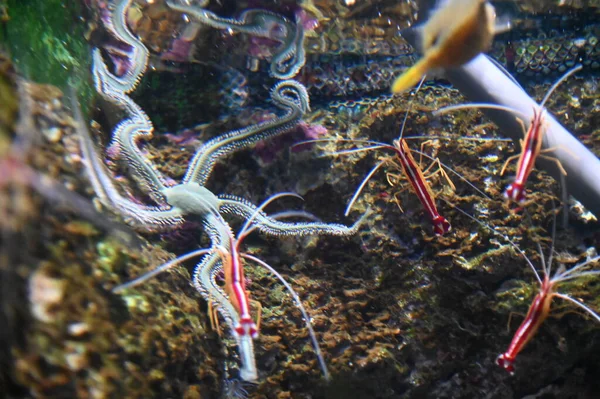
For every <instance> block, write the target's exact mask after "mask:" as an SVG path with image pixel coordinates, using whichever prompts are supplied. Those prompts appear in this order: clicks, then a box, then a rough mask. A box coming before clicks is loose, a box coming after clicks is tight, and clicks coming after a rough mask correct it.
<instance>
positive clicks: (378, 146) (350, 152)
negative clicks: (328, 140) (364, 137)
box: [324, 144, 391, 157]
mask: <svg viewBox="0 0 600 399" xmlns="http://www.w3.org/2000/svg"><path fill="white" fill-rule="evenodd" d="M380 148H391V146H390V145H387V144H381V145H374V146H371V147H361V148H352V149H349V150H340V151H333V152H330V153H329V154H327V155H324V156H327V157H328V156H331V155H348V154H355V153H357V152H365V151H371V150H378V149H380Z"/></svg>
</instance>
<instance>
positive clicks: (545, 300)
mask: <svg viewBox="0 0 600 399" xmlns="http://www.w3.org/2000/svg"><path fill="white" fill-rule="evenodd" d="M552 288H553V283H552V281H551V280H550V279H549V278H548V276H546V277H545V278H544V280H543V282H542V286H541V289H540V292H539V293H538V294H537V295H536V296H535V298H534V299H533V302H532V303H531V306H530V307H529V310H528V311H527V316H525V319H524V320H523V322H522V323H521V325H520V326H519V328H518V329H517V332H516V333H515V335H514V336H513V339H512V341H511V343H510V345H509V346H508V349H507V351H506V352H504V353H502V354H501V355H499V356H498V358H497V359H496V363H497V364H498V365H499V366H500V367H502V368H503V369H505V370H506V371H508V372H509V373H510V374H511V375H512V374H514V372H515V368H514V362H515V360H516V357H517V355H518V354H519V352H521V350H522V349H523V348H524V347H525V345H527V343H528V342H529V340H531V338H533V336H534V335H535V333H536V332H537V330H538V329H539V328H540V325H541V324H542V323H543V322H544V320H546V318H547V317H548V314H549V313H550V304H551V303H552V297H553V291H552Z"/></svg>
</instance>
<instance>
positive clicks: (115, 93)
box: [92, 49, 166, 204]
mask: <svg viewBox="0 0 600 399" xmlns="http://www.w3.org/2000/svg"><path fill="white" fill-rule="evenodd" d="M92 72H93V76H94V82H95V85H96V90H97V91H98V92H99V93H100V94H101V95H102V96H103V97H104V98H105V99H106V100H107V101H109V102H111V103H114V104H116V105H118V106H120V107H122V108H123V109H125V111H126V113H127V114H128V115H129V118H128V119H125V120H123V121H122V122H120V123H119V124H118V125H117V127H116V128H115V129H114V133H113V140H112V144H111V146H112V147H113V148H114V149H116V150H117V153H118V155H119V157H123V158H124V159H125V160H126V162H127V166H128V168H129V170H130V173H131V175H132V177H133V178H134V179H135V180H136V182H137V183H138V185H139V187H140V188H141V189H142V190H143V191H144V192H146V193H147V194H148V195H149V196H150V197H151V198H152V199H153V200H154V201H156V202H157V203H159V204H160V203H164V197H163V196H162V194H161V193H160V192H161V190H163V189H164V188H165V185H166V183H165V178H164V177H162V176H161V174H160V173H159V172H158V171H157V170H156V168H155V166H154V165H153V164H152V163H150V161H149V160H148V159H147V158H146V157H145V156H144V154H143V153H142V151H141V150H140V148H139V147H138V144H137V142H138V140H139V139H140V138H141V137H144V138H146V139H149V138H151V137H152V131H153V130H154V127H153V126H152V122H151V121H150V119H149V118H148V116H147V115H146V113H145V112H144V111H143V110H142V109H141V108H140V107H139V106H138V105H137V104H136V103H135V102H134V101H133V100H132V99H131V98H129V96H127V95H126V94H125V93H124V92H123V91H120V90H119V89H115V87H114V86H113V83H112V80H114V79H111V77H112V78H114V76H113V75H112V74H111V73H110V72H109V71H108V69H107V67H106V64H105V62H104V60H103V59H102V54H101V53H100V50H99V49H94V51H93V66H92Z"/></svg>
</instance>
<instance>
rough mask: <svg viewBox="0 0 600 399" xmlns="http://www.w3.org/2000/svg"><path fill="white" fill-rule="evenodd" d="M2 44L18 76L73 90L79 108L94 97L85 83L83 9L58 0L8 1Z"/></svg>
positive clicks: (88, 61)
mask: <svg viewBox="0 0 600 399" xmlns="http://www.w3.org/2000/svg"><path fill="white" fill-rule="evenodd" d="M6 7H7V12H8V21H7V22H6V23H5V25H4V30H3V31H2V33H0V37H1V38H2V39H1V41H2V42H3V44H4V46H5V47H6V49H7V50H8V52H9V53H10V54H11V57H12V59H13V61H14V63H15V65H16V67H17V69H18V70H19V71H20V73H21V74H23V75H24V76H26V77H27V78H28V79H30V80H32V81H35V82H40V83H47V84H52V85H55V86H58V87H61V88H63V89H64V88H66V87H67V86H71V87H73V89H75V92H76V93H77V94H78V95H79V98H80V99H81V103H82V104H87V103H88V102H89V101H88V100H89V99H91V98H92V96H93V90H92V88H91V87H90V85H89V83H88V76H89V71H90V65H91V57H90V48H89V46H88V44H87V42H86V39H85V29H86V26H85V23H84V22H83V18H82V11H83V5H82V4H81V3H78V2H67V3H65V2H64V1H61V0H30V1H21V0H8V1H7V2H6Z"/></svg>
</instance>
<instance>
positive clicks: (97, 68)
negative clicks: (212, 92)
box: [75, 0, 364, 381]
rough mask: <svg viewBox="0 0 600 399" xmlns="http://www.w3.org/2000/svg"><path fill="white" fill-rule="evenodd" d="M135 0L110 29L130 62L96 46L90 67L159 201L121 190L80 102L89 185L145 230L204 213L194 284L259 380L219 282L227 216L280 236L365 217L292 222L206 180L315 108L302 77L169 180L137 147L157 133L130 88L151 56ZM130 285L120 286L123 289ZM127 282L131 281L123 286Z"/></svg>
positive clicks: (128, 156)
mask: <svg viewBox="0 0 600 399" xmlns="http://www.w3.org/2000/svg"><path fill="white" fill-rule="evenodd" d="M129 3H130V0H123V1H121V2H120V3H119V4H117V6H116V8H115V11H114V13H113V21H112V26H111V28H112V30H113V34H114V35H115V36H116V37H117V39H118V40H120V41H122V42H123V43H125V44H127V45H128V46H130V47H131V49H132V50H131V57H132V58H131V60H130V62H131V66H130V69H129V70H128V71H127V72H126V73H125V74H124V75H123V76H115V75H113V74H112V73H111V72H109V70H108V68H107V66H106V64H105V62H104V60H103V57H102V54H101V51H100V49H97V48H96V49H94V50H93V67H92V72H93V76H94V80H95V84H96V89H97V90H98V92H99V93H100V94H101V95H102V96H103V97H104V98H105V99H107V100H108V101H109V102H111V103H114V104H116V105H118V106H119V107H121V108H123V109H124V110H125V112H126V114H127V117H126V118H125V119H124V120H123V121H122V122H120V123H119V124H118V125H117V126H116V127H115V128H114V132H113V142H112V144H111V145H112V146H113V148H115V149H116V150H117V151H116V153H117V156H118V157H119V158H121V159H122V160H123V161H124V162H125V163H126V165H127V166H128V170H129V174H130V175H131V177H133V178H134V179H135V180H136V182H137V183H138V185H139V187H140V189H141V190H142V191H143V192H144V193H145V194H147V195H148V196H149V197H150V198H151V199H152V200H153V201H154V202H155V203H156V205H140V204H139V203H137V202H135V201H133V200H131V199H129V198H126V197H124V196H122V195H121V194H120V193H119V190H118V189H117V187H116V186H115V184H114V182H113V178H112V176H111V174H110V172H109V170H108V169H107V168H106V166H105V165H104V163H103V162H102V161H101V159H100V156H99V155H98V154H97V152H96V149H95V148H94V144H93V141H92V138H91V136H90V133H89V131H88V130H87V129H85V127H84V126H85V124H84V122H83V117H82V116H81V113H80V112H79V110H78V109H77V107H75V112H76V116H77V119H78V121H79V125H80V126H79V130H78V132H79V136H80V141H81V147H82V154H83V158H84V164H85V166H86V170H87V172H88V174H89V178H90V181H91V184H92V186H93V188H94V190H95V192H96V195H97V196H98V197H99V199H100V200H101V202H102V203H103V204H104V205H105V206H107V207H108V208H110V209H112V210H113V211H115V212H116V213H118V214H120V215H121V216H122V217H123V218H124V219H125V221H126V222H127V223H128V224H130V225H132V226H134V227H136V228H137V229H140V230H146V231H152V232H158V231H165V230H169V229H173V228H176V227H177V226H178V225H180V224H181V223H183V221H184V220H185V219H186V218H187V217H190V216H194V217H197V218H200V219H201V220H202V225H203V227H204V231H206V233H207V235H208V236H209V239H210V241H211V249H214V250H211V251H210V252H208V253H207V254H206V255H205V256H204V258H203V259H202V260H201V261H200V263H198V265H197V266H196V268H195V270H194V275H193V285H194V287H195V288H196V290H198V292H199V293H200V294H201V295H202V296H203V297H204V298H205V299H206V300H207V301H208V302H209V303H211V304H214V305H215V307H216V309H217V311H218V312H219V313H220V314H221V316H222V317H223V319H224V320H225V322H226V324H227V325H228V327H229V329H230V331H231V333H232V334H233V336H234V337H235V339H236V342H237V345H238V349H239V351H240V358H241V363H242V364H241V368H240V377H241V378H242V379H244V380H248V381H254V380H256V379H257V378H258V375H257V369H256V364H255V358H254V348H253V341H252V337H251V336H250V334H244V333H240V331H243V330H239V326H240V315H239V313H238V312H237V310H236V308H235V306H234V305H233V304H232V300H231V299H230V298H228V297H227V295H226V294H225V292H224V291H223V290H222V288H221V287H220V286H219V285H218V284H217V282H216V276H217V275H218V274H219V273H220V272H221V270H222V259H221V256H220V255H219V251H221V252H223V251H227V252H230V251H231V250H232V248H231V243H230V238H231V237H232V232H231V228H230V227H229V225H228V223H227V222H226V221H225V219H224V218H223V215H235V216H240V217H242V218H245V219H252V222H253V229H254V228H256V229H257V230H259V231H261V232H263V233H266V234H270V235H276V236H288V235H297V236H303V235H309V234H329V235H338V236H348V235H351V234H354V233H355V232H356V231H357V230H358V227H359V226H360V224H361V222H362V220H363V218H364V217H363V218H361V219H360V220H359V221H358V222H356V223H355V224H354V225H353V226H351V227H347V226H344V225H341V224H335V223H320V222H306V223H289V222H282V221H280V220H277V219H276V218H273V217H269V216H267V215H266V214H265V213H264V212H263V211H262V210H261V209H259V208H258V207H257V206H255V205H254V204H252V203H251V202H250V201H247V200H246V199H244V198H240V197H236V196H231V195H220V196H217V195H215V194H214V193H212V192H211V191H210V190H209V189H207V188H206V187H205V183H206V181H207V180H208V178H209V177H210V174H211V172H212V170H213V168H214V165H215V163H216V161H217V160H218V159H219V158H223V157H225V156H227V155H229V154H231V153H232V152H234V151H237V150H239V149H242V148H246V147H249V146H251V145H253V144H255V143H257V142H258V141H260V140H264V139H266V138H270V137H274V136H276V135H279V134H281V133H284V132H287V131H289V130H290V129H292V128H293V127H294V126H296V124H297V123H298V122H299V121H300V120H301V118H302V116H303V115H304V113H305V112H306V111H307V110H308V109H309V99H308V94H307V92H306V89H305V88H304V86H303V85H302V84H300V83H298V82H296V81H282V82H279V83H277V84H276V85H275V87H274V88H273V89H272V91H271V99H272V101H273V103H274V104H275V105H276V106H278V107H279V108H281V109H283V110H284V111H285V113H284V114H283V115H282V116H279V117H276V118H274V119H272V120H269V121H265V122H262V123H259V124H256V125H252V126H248V127H246V128H243V129H239V130H234V131H231V132H228V133H225V134H223V135H221V136H218V137H216V138H214V139H212V140H209V141H208V142H206V143H205V144H203V145H202V146H200V147H199V148H198V149H197V150H196V153H195V155H194V157H193V158H192V160H191V161H190V163H189V165H188V168H187V173H186V174H185V177H184V179H183V181H182V182H181V183H179V184H176V185H170V184H168V183H167V179H165V178H164V177H163V176H162V175H161V174H160V173H159V172H158V171H157V170H156V168H155V166H154V165H153V164H152V163H151V162H150V161H149V160H148V159H147V158H146V157H145V156H144V154H143V152H142V151H141V150H140V148H139V147H138V143H137V141H138V139H139V138H140V137H142V136H145V137H146V138H149V137H150V136H151V135H152V132H153V129H154V128H153V126H152V123H151V121H150V119H149V118H148V117H147V116H146V114H145V113H144V112H143V110H142V109H141V108H140V107H139V106H138V105H137V104H136V103H135V102H134V101H133V100H132V99H131V98H130V97H129V96H128V95H127V93H129V92H131V91H133V90H134V89H135V88H136V86H137V83H138V82H139V80H140V78H141V76H142V74H143V73H144V71H145V67H146V65H147V61H148V50H147V49H146V48H145V46H144V45H143V43H142V42H141V41H140V40H139V39H138V38H136V37H135V36H134V35H133V34H131V33H130V32H129V30H128V29H127V27H126V24H125V12H126V10H127V7H128V6H129ZM124 287H125V286H121V287H120V289H123V288H124ZM125 288H126V287H125Z"/></svg>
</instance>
